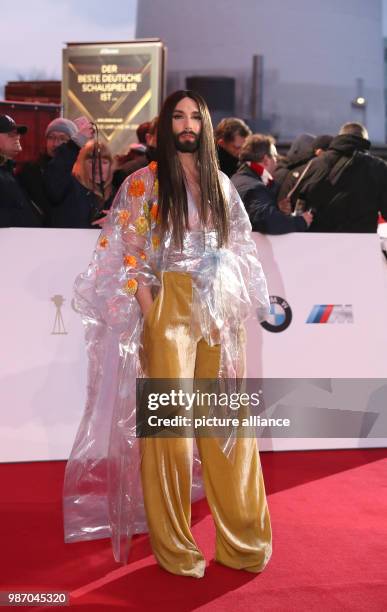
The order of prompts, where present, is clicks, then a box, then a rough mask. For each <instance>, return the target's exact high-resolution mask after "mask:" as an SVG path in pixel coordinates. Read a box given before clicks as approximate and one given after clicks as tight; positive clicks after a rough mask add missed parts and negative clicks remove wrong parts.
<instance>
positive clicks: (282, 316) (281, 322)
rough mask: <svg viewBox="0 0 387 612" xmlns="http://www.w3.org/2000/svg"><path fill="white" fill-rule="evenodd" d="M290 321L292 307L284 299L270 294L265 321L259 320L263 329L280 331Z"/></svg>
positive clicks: (285, 327)
mask: <svg viewBox="0 0 387 612" xmlns="http://www.w3.org/2000/svg"><path fill="white" fill-rule="evenodd" d="M291 322H292V309H291V308H290V306H289V304H288V303H287V301H286V300H284V299H283V298H281V297H279V296H278V295H271V296H270V313H269V315H268V316H267V319H266V320H265V321H261V325H262V327H263V328H264V329H266V330H267V331H270V332H274V333H277V332H282V331H284V330H285V329H287V328H288V327H289V325H290V323H291Z"/></svg>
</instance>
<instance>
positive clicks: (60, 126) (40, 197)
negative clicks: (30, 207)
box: [18, 117, 78, 226]
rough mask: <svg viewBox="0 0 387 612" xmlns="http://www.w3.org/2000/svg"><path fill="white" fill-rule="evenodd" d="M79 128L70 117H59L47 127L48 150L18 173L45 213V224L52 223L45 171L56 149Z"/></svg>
mask: <svg viewBox="0 0 387 612" xmlns="http://www.w3.org/2000/svg"><path fill="white" fill-rule="evenodd" d="M77 131H78V128H77V126H76V125H75V123H74V122H73V121H71V120H70V119H64V118H63V117H58V118H57V119H54V120H53V121H51V122H50V123H49V124H48V126H47V128H46V134H45V136H46V150H45V152H44V153H43V154H42V155H41V156H40V157H39V159H38V160H37V161H35V162H26V163H25V164H24V165H23V167H22V169H21V171H20V172H19V173H18V180H19V182H20V184H21V185H22V186H23V188H24V190H25V191H26V192H27V194H28V195H29V197H30V198H31V199H32V200H33V201H34V202H35V203H36V204H37V205H38V206H39V208H40V209H41V210H42V213H43V223H44V225H45V226H50V225H51V208H52V202H51V199H50V197H49V194H48V193H47V189H46V185H45V181H44V173H45V171H46V168H47V166H48V164H49V162H50V161H51V160H52V159H53V157H54V155H55V151H56V150H57V149H58V147H60V146H61V145H62V144H64V143H66V142H68V141H69V140H70V138H72V137H73V136H75V134H76V133H77Z"/></svg>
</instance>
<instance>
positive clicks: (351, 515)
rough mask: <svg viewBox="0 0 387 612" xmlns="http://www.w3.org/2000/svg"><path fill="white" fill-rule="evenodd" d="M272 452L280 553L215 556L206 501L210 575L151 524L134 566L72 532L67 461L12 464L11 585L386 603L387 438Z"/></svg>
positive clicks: (249, 605)
mask: <svg viewBox="0 0 387 612" xmlns="http://www.w3.org/2000/svg"><path fill="white" fill-rule="evenodd" d="M261 456H262V463H263V466H264V473H265V480H266V486H267V491H268V493H269V506H270V511H271V516H272V523H273V535H274V552H273V557H272V560H271V562H270V564H269V566H268V567H267V569H266V570H265V571H264V572H263V573H262V574H261V575H258V576H254V575H252V574H248V573H247V572H238V571H234V570H231V569H227V568H225V567H222V566H220V565H217V564H216V563H214V562H213V560H212V559H213V549H214V528H213V524H212V519H211V516H210V514H209V511H208V508H207V505H206V503H205V502H199V503H198V504H196V505H195V507H194V513H193V514H194V516H193V518H194V527H193V532H194V535H195V537H196V539H197V542H198V544H199V546H200V547H201V548H202V550H203V552H204V554H205V555H206V557H207V559H208V562H209V566H208V568H207V572H206V576H205V578H203V579H202V580H196V579H191V578H180V577H177V576H173V575H170V574H168V573H167V572H164V571H163V570H161V569H159V568H158V567H157V566H156V564H155V562H154V559H153V556H152V554H151V550H150V547H149V541H148V538H147V537H146V536H139V537H137V538H135V539H134V541H133V545H132V551H131V560H130V563H129V565H128V566H125V567H123V566H119V565H116V564H115V563H114V561H113V559H112V554H111V550H110V544H109V542H107V541H99V542H88V543H83V544H71V545H65V544H63V541H62V522H61V487H62V478H63V470H64V463H63V462H49V463H31V464H1V465H0V478H1V491H2V503H1V513H2V516H1V540H0V541H1V548H2V554H1V563H0V571H1V573H0V576H1V577H0V590H2V591H4V590H17V591H26V590H38V589H41V590H44V591H47V590H63V591H69V592H70V593H71V608H78V609H79V610H80V612H81V611H82V612H89V611H90V612H91V611H97V610H106V611H112V612H113V611H115V610H117V611H119V610H136V611H141V612H143V611H146V612H147V611H151V610H152V611H160V610H161V611H164V610H169V611H170V612H175V611H176V612H188V611H191V610H206V611H211V612H212V611H214V612H220V611H225V612H228V611H230V612H231V611H234V610H243V612H250V611H254V612H255V611H258V610H260V611H263V612H266V611H269V610H270V611H276V612H282V611H284V612H288V611H294V612H303V611H305V612H306V611H308V612H309V611H311V610H313V611H314V612H316V611H320V610H321V611H324V612H325V611H328V612H330V611H336V610H337V611H338V610H348V611H351V612H356V611H359V612H360V611H362V612H364V611H365V610H367V612H368V611H369V612H378V611H380V612H382V611H383V612H384V611H385V610H386V609H387V520H386V518H387V449H374V450H351V451H345V450H342V451H303V452H284V453H262V455H261ZM19 609H27V608H25V607H24V608H19ZM29 609H32V610H48V609H50V610H54V609H58V608H54V607H33V608H32V607H31V608H29ZM59 609H60V608H59Z"/></svg>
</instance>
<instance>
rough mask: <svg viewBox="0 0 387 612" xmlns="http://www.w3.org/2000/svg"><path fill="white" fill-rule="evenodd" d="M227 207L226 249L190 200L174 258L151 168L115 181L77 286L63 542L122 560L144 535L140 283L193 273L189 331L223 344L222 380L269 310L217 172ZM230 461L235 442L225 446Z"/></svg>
mask: <svg viewBox="0 0 387 612" xmlns="http://www.w3.org/2000/svg"><path fill="white" fill-rule="evenodd" d="M220 179H221V183H222V188H223V191H224V194H225V196H226V200H227V202H228V206H229V219H230V237H229V242H228V245H227V248H221V249H218V248H217V241H216V235H215V232H214V230H211V229H203V228H202V227H201V223H200V221H199V217H198V213H197V210H196V207H195V204H194V201H193V199H192V196H191V194H190V193H189V192H187V196H188V211H189V226H190V230H189V231H187V232H186V236H185V238H184V247H183V250H182V251H181V250H180V249H178V248H176V246H175V245H174V243H173V241H172V240H171V236H170V234H169V233H167V234H166V235H165V236H164V238H163V239H162V241H161V240H160V227H159V225H158V222H157V165H156V164H155V163H151V164H150V165H149V166H148V167H146V168H143V169H141V170H139V171H138V172H136V173H134V174H133V175H131V176H130V177H128V179H127V180H126V181H125V182H124V183H123V185H122V187H121V189H120V191H119V193H118V194H117V196H116V199H115V201H114V204H113V207H112V209H111V211H110V212H109V216H108V219H107V221H106V222H105V224H104V228H103V230H102V232H101V234H100V236H99V238H98V242H97V245H96V249H95V252H94V254H93V258H92V261H91V263H90V265H89V268H88V270H87V271H86V272H85V273H83V274H80V275H79V276H78V277H77V279H76V282H75V297H74V301H73V304H74V307H75V309H76V310H77V311H78V312H79V313H80V314H81V316H82V320H83V323H84V327H85V338H86V346H87V354H88V360H89V366H88V382H87V402H86V408H85V412H84V415H83V418H82V421H81V424H80V427H79V430H78V433H77V436H76V439H75V442H74V446H73V449H72V452H71V455H70V458H69V461H68V464H67V468H66V475H65V483H64V527H65V540H66V541H67V542H73V541H79V540H88V539H96V538H104V537H110V538H111V540H112V546H113V554H114V557H115V559H116V561H119V562H122V563H125V562H126V561H127V558H128V551H129V545H130V538H131V535H132V534H134V533H140V532H144V531H147V526H146V519H145V512H144V506H143V499H142V491H141V481H140V460H141V457H140V444H139V440H138V439H137V438H136V378H138V377H142V376H144V373H143V372H142V370H141V365H140V360H139V350H140V343H141V332H142V322H143V320H142V315H141V311H140V307H139V305H138V302H137V300H136V298H135V295H134V294H135V292H136V289H137V287H138V285H140V284H144V285H148V286H150V287H151V288H152V291H156V292H157V288H158V287H160V279H161V277H162V273H163V272H164V271H166V270H173V271H182V272H188V273H190V274H191V277H192V283H193V308H192V322H191V325H192V333H193V334H195V337H196V336H197V337H198V338H200V337H203V338H204V339H205V340H206V341H207V342H208V343H209V344H210V345H213V344H219V343H220V344H221V360H220V371H219V377H220V378H223V377H224V378H227V379H233V378H236V377H238V378H239V377H241V376H242V375H243V367H244V366H243V347H241V334H240V330H241V324H242V322H243V321H244V320H245V319H246V318H247V317H248V316H249V314H250V312H251V311H252V309H255V310H256V311H258V316H259V318H260V319H264V318H265V316H266V315H267V313H268V309H269V298H268V293H267V287H266V280H265V277H264V274H263V271H262V268H261V265H260V263H259V260H258V257H257V252H256V247H255V243H254V241H253V240H252V237H251V225H250V221H249V218H248V216H247V213H246V211H245V208H244V206H243V203H242V202H241V199H240V197H239V195H238V193H237V191H236V190H235V188H234V186H233V185H232V183H231V182H230V181H229V179H228V178H227V177H226V176H225V175H224V174H222V173H220ZM222 444H223V446H222V448H223V452H225V453H227V454H229V453H230V452H231V450H232V447H233V436H232V435H231V436H230V439H227V440H223V442H222ZM193 472H194V473H193V491H192V499H193V500H194V499H198V498H199V497H201V496H202V495H203V491H202V485H201V479H200V461H199V458H198V455H197V453H195V457H194V470H193Z"/></svg>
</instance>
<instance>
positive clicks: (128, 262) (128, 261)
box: [124, 255, 137, 268]
mask: <svg viewBox="0 0 387 612" xmlns="http://www.w3.org/2000/svg"><path fill="white" fill-rule="evenodd" d="M124 265H125V266H126V267H127V268H137V259H136V258H135V256H134V255H125V257H124Z"/></svg>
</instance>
